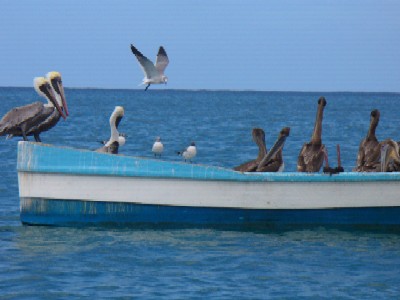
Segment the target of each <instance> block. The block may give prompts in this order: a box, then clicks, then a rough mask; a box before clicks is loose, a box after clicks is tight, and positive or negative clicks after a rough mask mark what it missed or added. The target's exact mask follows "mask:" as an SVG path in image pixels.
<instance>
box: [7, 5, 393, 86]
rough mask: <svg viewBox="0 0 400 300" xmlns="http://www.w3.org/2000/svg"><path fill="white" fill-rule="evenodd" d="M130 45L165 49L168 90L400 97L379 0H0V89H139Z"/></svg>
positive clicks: (389, 23)
mask: <svg viewBox="0 0 400 300" xmlns="http://www.w3.org/2000/svg"><path fill="white" fill-rule="evenodd" d="M131 43H133V44H134V45H135V46H136V47H137V48H138V49H139V50H140V51H141V52H142V53H143V54H144V55H146V56H147V57H148V58H149V59H151V60H154V59H155V56H156V53H157V51H158V48H159V46H160V45H163V46H164V47H165V49H166V52H167V53H168V56H169V59H170V64H169V66H168V67H167V69H166V72H165V73H166V75H167V76H168V78H169V81H168V85H167V88H170V89H234V90H261V91H387V92H400V57H399V56H400V1H384V0H383V1H382V0H376V1H371V0H357V1H353V0H337V1H324V0H304V1H303V0H293V1H285V0H277V1H268V0H261V1H252V0H248V1H235V0H230V1H228V0H226V1H225V0H224V1H218V0H202V1H194V0H193V1H191V0H186V1H184V0H182V1H174V0H171V1H157V0H152V1H133V0H119V1H110V0H96V1H92V0H68V1H66V0H57V1H54V0H51V1H49V0H42V1H35V0H18V1H14V0H2V1H0V53H1V55H0V86H32V79H33V77H35V76H41V75H44V74H45V73H47V72H48V71H51V70H57V71H60V72H61V74H62V75H63V81H64V85H65V86H66V87H99V88H129V89H132V88H134V89H136V88H139V87H138V84H139V83H141V80H142V78H143V73H142V71H141V69H140V68H139V65H138V63H137V61H136V59H135V57H134V56H133V54H132V53H131V50H130V44H131ZM141 88H142V87H141ZM152 88H154V87H152ZM157 88H165V86H159V87H157Z"/></svg>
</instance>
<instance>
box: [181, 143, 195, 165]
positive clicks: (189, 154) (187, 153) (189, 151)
mask: <svg viewBox="0 0 400 300" xmlns="http://www.w3.org/2000/svg"><path fill="white" fill-rule="evenodd" d="M177 153H178V155H182V157H183V158H184V159H185V161H187V160H188V161H190V162H192V158H193V157H195V156H196V154H197V148H196V145H195V143H194V142H191V143H190V146H189V147H187V148H186V149H185V150H183V151H179V152H177Z"/></svg>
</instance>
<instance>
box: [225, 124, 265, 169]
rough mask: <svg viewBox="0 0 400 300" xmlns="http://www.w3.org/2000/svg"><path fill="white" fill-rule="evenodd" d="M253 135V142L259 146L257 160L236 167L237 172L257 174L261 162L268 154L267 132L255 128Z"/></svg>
mask: <svg viewBox="0 0 400 300" xmlns="http://www.w3.org/2000/svg"><path fill="white" fill-rule="evenodd" d="M251 135H252V136H253V141H254V142H255V143H256V144H257V146H258V155H257V158H256V159H254V160H251V161H248V162H246V163H244V164H241V165H240V166H237V167H234V168H233V169H234V170H235V171H239V172H255V171H256V169H257V167H258V165H259V163H260V161H261V160H262V159H263V158H264V156H265V155H266V154H267V147H266V145H265V132H264V130H262V129H261V128H253V130H252V132H251Z"/></svg>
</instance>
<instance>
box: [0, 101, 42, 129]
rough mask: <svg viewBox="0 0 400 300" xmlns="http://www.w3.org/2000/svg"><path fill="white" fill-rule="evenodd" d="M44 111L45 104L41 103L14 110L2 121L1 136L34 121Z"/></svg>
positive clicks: (0, 125)
mask: <svg viewBox="0 0 400 300" xmlns="http://www.w3.org/2000/svg"><path fill="white" fill-rule="evenodd" d="M43 109H44V106H43V103H42V102H40V101H38V102H34V103H32V104H28V105H24V106H19V107H15V108H13V109H12V110H10V111H9V112H8V113H7V114H6V115H5V116H4V117H3V118H2V119H1V121H0V135H1V134H3V133H4V132H7V131H9V130H15V129H17V128H19V127H20V125H21V124H23V123H24V122H27V121H29V120H32V119H34V118H35V117H37V116H38V115H40V114H41V113H42V111H43Z"/></svg>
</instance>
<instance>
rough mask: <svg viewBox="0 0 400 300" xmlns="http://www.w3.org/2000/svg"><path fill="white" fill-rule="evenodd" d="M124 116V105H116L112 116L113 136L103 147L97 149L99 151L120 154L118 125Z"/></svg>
mask: <svg viewBox="0 0 400 300" xmlns="http://www.w3.org/2000/svg"><path fill="white" fill-rule="evenodd" d="M123 116H124V108H123V107H122V106H116V107H115V109H114V111H113V113H112V114H111V117H110V128H111V137H110V139H109V140H108V142H107V143H106V144H105V145H104V146H103V147H101V148H99V149H97V150H96V151H97V152H102V153H111V154H118V147H119V142H118V140H119V133H118V129H117V127H118V124H119V122H121V120H122V117H123Z"/></svg>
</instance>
